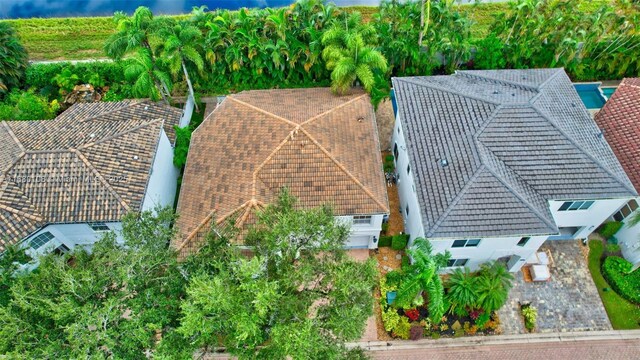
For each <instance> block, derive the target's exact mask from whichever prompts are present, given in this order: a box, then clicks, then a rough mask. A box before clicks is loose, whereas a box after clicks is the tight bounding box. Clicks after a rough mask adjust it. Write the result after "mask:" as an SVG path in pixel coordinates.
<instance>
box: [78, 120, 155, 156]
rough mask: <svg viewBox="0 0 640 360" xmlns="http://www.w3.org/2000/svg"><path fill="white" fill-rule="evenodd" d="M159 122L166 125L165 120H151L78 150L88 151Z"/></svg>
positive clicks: (82, 146)
mask: <svg viewBox="0 0 640 360" xmlns="http://www.w3.org/2000/svg"><path fill="white" fill-rule="evenodd" d="M157 122H160V123H161V125H163V124H164V119H162V118H157V119H154V120H150V121H148V122H146V123H144V124H140V125H138V126H134V127H132V128H130V129H126V130H124V131H121V132H118V133H115V134H113V135H111V136H107V137H105V138H102V139H100V140H98V141H94V142H90V143H86V144H83V145H80V146H78V149H86V148H89V147H92V146H94V145H98V144H102V143H104V142H107V141H110V140H113V139H116V138H118V137H120V136H123V135H126V134H129V133H132V132H134V131H138V130H140V129H141V128H143V127H147V126H150V125H153V124H155V123H157Z"/></svg>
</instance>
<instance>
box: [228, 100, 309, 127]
mask: <svg viewBox="0 0 640 360" xmlns="http://www.w3.org/2000/svg"><path fill="white" fill-rule="evenodd" d="M227 99H231V100H233V101H235V102H237V103H238V104H241V105H244V106H246V107H248V108H250V109H253V110H255V111H259V112H261V113H263V114H266V115H269V116H271V117H273V118H274V119H278V120H280V121H283V122H286V123H287V124H289V125H291V126H298V124H296V123H295V122H293V121H291V120H289V119H285V118H283V117H282V116H278V115H276V114H274V113H270V112H268V111H266V110H264V109H261V108H259V107H257V106H254V105H251V104H249V103H246V102H244V101H242V100H238V99H236V98H235V97H234V96H233V95H229V96H227Z"/></svg>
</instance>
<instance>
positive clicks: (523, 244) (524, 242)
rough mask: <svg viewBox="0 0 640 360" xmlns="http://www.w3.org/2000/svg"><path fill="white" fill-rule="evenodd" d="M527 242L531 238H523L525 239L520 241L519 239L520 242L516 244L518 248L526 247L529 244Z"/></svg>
mask: <svg viewBox="0 0 640 360" xmlns="http://www.w3.org/2000/svg"><path fill="white" fill-rule="evenodd" d="M529 240H531V238H530V237H528V236H525V237H523V238H521V239H520V241H518V244H517V245H518V246H525V245H527V243H528V242H529Z"/></svg>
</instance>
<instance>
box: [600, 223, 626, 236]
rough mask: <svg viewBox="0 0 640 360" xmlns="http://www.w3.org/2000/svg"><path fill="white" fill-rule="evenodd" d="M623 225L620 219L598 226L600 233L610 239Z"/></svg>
mask: <svg viewBox="0 0 640 360" xmlns="http://www.w3.org/2000/svg"><path fill="white" fill-rule="evenodd" d="M621 227H622V222H620V221H609V222H606V223H604V224H603V225H602V226H600V227H599V228H598V233H599V234H600V235H602V237H603V238H605V239H608V238H610V237H612V236H613V235H615V234H616V233H617V232H618V230H620V228H621Z"/></svg>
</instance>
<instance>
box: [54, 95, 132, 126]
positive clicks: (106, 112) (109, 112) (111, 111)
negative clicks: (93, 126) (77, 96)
mask: <svg viewBox="0 0 640 360" xmlns="http://www.w3.org/2000/svg"><path fill="white" fill-rule="evenodd" d="M125 101H126V102H128V103H129V104H127V106H124V107H121V108H118V109H113V110H110V111H105V112H101V113H99V114H96V115H93V116H91V117H88V118H84V119H82V120H80V121H78V122H79V123H83V122H87V121H90V120H94V119H95V118H99V117H100V116H103V115H106V114H112V113H114V112H118V111H120V110H123V109H126V108H129V107H131V106H133V105H137V104H141V103H142V101H138V100H132V99H127V100H121V101H118V102H125ZM79 104H98V103H77V105H79ZM74 105H76V104H74ZM67 110H69V109H67ZM65 112H66V111H64V112H62V114H64V113H65ZM62 114H60V115H58V116H56V118H55V120H57V119H58V117H59V116H61V115H62Z"/></svg>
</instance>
